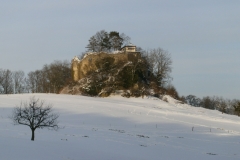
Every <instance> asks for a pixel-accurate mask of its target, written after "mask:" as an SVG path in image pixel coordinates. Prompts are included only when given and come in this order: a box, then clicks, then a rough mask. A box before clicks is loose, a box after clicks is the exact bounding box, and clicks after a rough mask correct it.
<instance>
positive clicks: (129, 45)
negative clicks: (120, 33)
mask: <svg viewBox="0 0 240 160" xmlns="http://www.w3.org/2000/svg"><path fill="white" fill-rule="evenodd" d="M124 47H136V46H135V45H134V44H132V43H129V44H127V45H125V46H124Z"/></svg>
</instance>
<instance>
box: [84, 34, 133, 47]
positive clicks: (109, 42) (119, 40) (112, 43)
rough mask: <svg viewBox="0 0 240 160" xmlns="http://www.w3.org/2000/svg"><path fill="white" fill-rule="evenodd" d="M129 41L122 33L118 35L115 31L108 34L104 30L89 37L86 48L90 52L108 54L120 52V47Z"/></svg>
mask: <svg viewBox="0 0 240 160" xmlns="http://www.w3.org/2000/svg"><path fill="white" fill-rule="evenodd" d="M129 40H130V38H129V37H128V36H126V35H125V34H124V33H122V34H119V32H116V31H111V32H109V33H108V32H106V31H105V30H101V31H99V32H97V33H96V34H95V35H93V36H92V37H90V39H89V40H88V41H89V43H88V45H87V47H86V48H88V51H92V52H110V51H114V50H120V49H121V47H122V45H124V44H126V43H127V42H129Z"/></svg>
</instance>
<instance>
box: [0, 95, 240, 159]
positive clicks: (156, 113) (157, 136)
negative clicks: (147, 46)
mask: <svg viewBox="0 0 240 160" xmlns="http://www.w3.org/2000/svg"><path fill="white" fill-rule="evenodd" d="M33 95H34V96H35V97H36V98H40V99H43V100H45V101H46V102H48V103H51V104H53V106H54V107H53V109H54V111H55V112H57V113H59V114H60V117H59V125H60V127H61V129H60V130H58V131H50V130H47V129H42V130H41V129H37V130H36V135H35V136H36V137H35V141H34V142H32V141H31V140H30V138H31V131H30V129H29V128H28V127H27V126H20V125H18V126H14V125H13V124H12V122H11V120H10V119H9V118H8V117H9V116H10V115H11V111H12V109H13V107H15V106H17V105H19V104H20V102H21V101H26V100H29V98H30V97H31V96H33ZM239 126H240V118H239V117H237V116H232V115H226V114H221V112H219V111H213V110H207V109H203V108H196V107H190V106H188V105H185V104H180V103H174V101H173V100H171V104H170V103H166V102H164V101H161V100H159V99H156V98H147V97H145V98H144V99H141V98H129V99H128V98H123V97H120V96H112V97H108V98H91V97H84V96H73V95H55V94H22V95H0V150H1V152H0V157H1V158H0V159H4V160H15V159H17V160H33V159H34V160H42V159H45V160H53V159H56V160H79V159H82V160H85V159H86V160H95V159H98V160H113V159H114V160H150V159H151V160H155V159H156V160H157V159H163V160H175V159H176V160H192V159H194V160H202V159H213V160H214V159H218V160H221V159H222V160H225V159H231V160H234V159H240V153H239V146H240V127H239Z"/></svg>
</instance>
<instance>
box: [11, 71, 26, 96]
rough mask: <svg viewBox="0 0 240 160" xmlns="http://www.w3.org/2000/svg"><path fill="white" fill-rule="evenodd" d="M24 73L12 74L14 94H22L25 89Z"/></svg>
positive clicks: (16, 72)
mask: <svg viewBox="0 0 240 160" xmlns="http://www.w3.org/2000/svg"><path fill="white" fill-rule="evenodd" d="M24 78H25V76H24V72H23V71H15V72H13V80H14V93H23V92H24V88H25V85H24V84H25V81H24Z"/></svg>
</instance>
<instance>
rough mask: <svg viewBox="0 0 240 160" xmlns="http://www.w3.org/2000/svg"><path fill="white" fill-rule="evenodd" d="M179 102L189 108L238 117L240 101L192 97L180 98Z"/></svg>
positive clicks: (214, 97)
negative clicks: (214, 111) (216, 111)
mask: <svg viewBox="0 0 240 160" xmlns="http://www.w3.org/2000/svg"><path fill="white" fill-rule="evenodd" d="M181 100H182V101H184V102H185V103H187V104H189V105H191V106H195V107H203V108H207V109H212V110H219V111H221V112H222V113H227V114H236V115H238V116H240V100H236V99H234V100H229V99H224V98H222V97H217V96H212V97H209V96H206V97H203V98H202V99H200V98H198V97H196V96H194V95H188V96H186V97H184V96H182V98H181Z"/></svg>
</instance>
